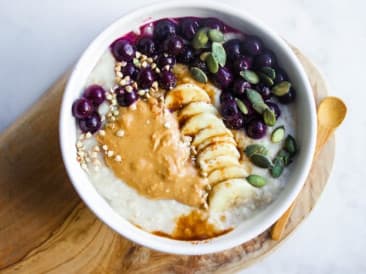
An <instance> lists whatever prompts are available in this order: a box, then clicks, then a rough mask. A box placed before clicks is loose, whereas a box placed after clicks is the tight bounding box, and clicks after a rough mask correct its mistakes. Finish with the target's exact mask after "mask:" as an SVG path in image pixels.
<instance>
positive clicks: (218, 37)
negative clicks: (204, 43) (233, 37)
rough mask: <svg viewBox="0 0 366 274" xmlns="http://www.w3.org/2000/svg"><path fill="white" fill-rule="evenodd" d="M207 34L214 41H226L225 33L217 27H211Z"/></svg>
mask: <svg viewBox="0 0 366 274" xmlns="http://www.w3.org/2000/svg"><path fill="white" fill-rule="evenodd" d="M207 34H208V37H209V38H210V40H211V41H212V42H222V41H224V34H223V33H222V32H221V31H219V30H217V29H210V30H209V31H208V33H207Z"/></svg>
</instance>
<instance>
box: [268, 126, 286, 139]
mask: <svg viewBox="0 0 366 274" xmlns="http://www.w3.org/2000/svg"><path fill="white" fill-rule="evenodd" d="M283 138H285V127H284V126H280V127H277V128H275V130H274V131H273V132H272V134H271V141H272V143H279V142H281V141H282V140H283Z"/></svg>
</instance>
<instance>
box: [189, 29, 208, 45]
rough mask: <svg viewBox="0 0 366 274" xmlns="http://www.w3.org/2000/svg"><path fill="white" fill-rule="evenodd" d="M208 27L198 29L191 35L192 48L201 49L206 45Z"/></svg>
mask: <svg viewBox="0 0 366 274" xmlns="http://www.w3.org/2000/svg"><path fill="white" fill-rule="evenodd" d="M207 31H208V28H201V29H199V30H198V31H197V32H196V34H195V35H194V37H193V40H192V46H193V48H194V49H202V48H204V47H206V46H207V43H208V35H207Z"/></svg>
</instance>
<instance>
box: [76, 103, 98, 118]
mask: <svg viewBox="0 0 366 274" xmlns="http://www.w3.org/2000/svg"><path fill="white" fill-rule="evenodd" d="M93 111H94V107H93V103H92V102H91V101H89V100H88V99H85V98H80V99H77V100H76V101H75V102H74V103H73V104H72V114H73V115H74V116H75V117H76V118H79V119H83V118H87V117H88V116H89V115H90V114H92V113H93Z"/></svg>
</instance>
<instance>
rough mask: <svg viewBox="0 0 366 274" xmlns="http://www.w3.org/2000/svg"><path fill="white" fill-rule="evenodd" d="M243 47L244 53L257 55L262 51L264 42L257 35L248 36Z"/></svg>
mask: <svg viewBox="0 0 366 274" xmlns="http://www.w3.org/2000/svg"><path fill="white" fill-rule="evenodd" d="M241 49H242V51H243V52H244V53H246V54H249V55H252V56H255V55H258V54H260V53H261V52H262V42H261V40H260V39H259V38H258V37H256V36H247V37H245V40H244V42H243V43H242V47H241Z"/></svg>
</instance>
